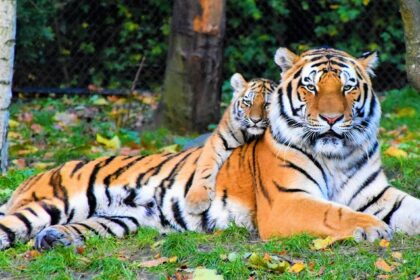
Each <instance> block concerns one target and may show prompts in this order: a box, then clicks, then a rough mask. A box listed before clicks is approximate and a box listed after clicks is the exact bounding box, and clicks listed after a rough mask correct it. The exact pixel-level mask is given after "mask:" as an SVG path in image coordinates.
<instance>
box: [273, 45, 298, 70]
mask: <svg viewBox="0 0 420 280" xmlns="http://www.w3.org/2000/svg"><path fill="white" fill-rule="evenodd" d="M297 59H298V56H297V55H296V54H295V53H293V52H292V51H290V50H288V49H287V48H278V49H277V51H276V54H275V55H274V62H275V63H276V64H277V65H278V66H280V68H281V71H282V73H284V72H286V71H287V70H289V69H290V68H291V67H292V66H293V63H295V62H296V60H297Z"/></svg>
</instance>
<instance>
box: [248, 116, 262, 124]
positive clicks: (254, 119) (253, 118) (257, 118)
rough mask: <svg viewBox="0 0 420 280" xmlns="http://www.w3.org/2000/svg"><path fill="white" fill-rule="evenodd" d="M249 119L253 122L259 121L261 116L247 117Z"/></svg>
mask: <svg viewBox="0 0 420 280" xmlns="http://www.w3.org/2000/svg"><path fill="white" fill-rule="evenodd" d="M249 119H250V120H251V121H252V122H253V123H254V124H256V123H259V122H260V121H261V117H249Z"/></svg>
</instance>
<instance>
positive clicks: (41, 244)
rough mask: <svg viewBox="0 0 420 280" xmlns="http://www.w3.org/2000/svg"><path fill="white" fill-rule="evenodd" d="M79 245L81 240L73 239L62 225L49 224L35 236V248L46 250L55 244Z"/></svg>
mask: <svg viewBox="0 0 420 280" xmlns="http://www.w3.org/2000/svg"><path fill="white" fill-rule="evenodd" d="M73 244H74V245H81V244H82V241H81V240H75V239H74V238H73V237H72V235H71V233H70V232H68V231H67V230H66V228H65V227H64V226H61V225H56V226H50V227H47V228H45V229H43V230H42V231H40V232H39V233H38V234H37V235H36V236H35V249H37V250H38V251H43V250H48V249H51V248H53V247H55V246H70V245H73Z"/></svg>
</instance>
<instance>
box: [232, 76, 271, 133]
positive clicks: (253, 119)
mask: <svg viewBox="0 0 420 280" xmlns="http://www.w3.org/2000/svg"><path fill="white" fill-rule="evenodd" d="M231 85H232V88H233V90H234V94H233V101H232V102H234V106H233V108H232V113H233V116H234V118H235V120H236V121H238V122H239V123H240V126H241V129H243V130H246V132H247V133H249V134H251V135H261V134H262V133H263V132H264V131H265V129H266V128H267V127H268V124H269V121H268V107H269V105H270V97H271V93H272V92H273V91H274V90H275V88H276V86H277V85H276V84H275V83H274V82H272V81H270V80H267V79H261V78H259V79H253V80H251V81H249V82H247V81H246V80H245V79H244V78H243V77H242V75H241V74H239V73H236V74H234V75H233V76H232V78H231Z"/></svg>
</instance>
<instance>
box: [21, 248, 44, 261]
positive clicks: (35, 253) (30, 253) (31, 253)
mask: <svg viewBox="0 0 420 280" xmlns="http://www.w3.org/2000/svg"><path fill="white" fill-rule="evenodd" d="M40 255H41V253H40V252H39V251H37V250H30V251H27V252H26V253H25V254H24V255H23V257H24V258H25V259H26V260H28V261H31V260H33V259H35V258H36V257H39V256H40Z"/></svg>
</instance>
